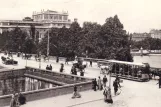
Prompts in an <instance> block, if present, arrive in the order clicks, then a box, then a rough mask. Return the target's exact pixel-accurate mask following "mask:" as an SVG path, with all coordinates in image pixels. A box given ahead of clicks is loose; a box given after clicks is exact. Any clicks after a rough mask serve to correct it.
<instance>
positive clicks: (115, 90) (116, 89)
mask: <svg viewBox="0 0 161 107" xmlns="http://www.w3.org/2000/svg"><path fill="white" fill-rule="evenodd" d="M113 87H114V93H115V95H116V93H117V91H118V82H117V80H115V81H114V82H113Z"/></svg>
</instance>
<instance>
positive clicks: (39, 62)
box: [39, 51, 41, 69]
mask: <svg viewBox="0 0 161 107" xmlns="http://www.w3.org/2000/svg"><path fill="white" fill-rule="evenodd" d="M39 69H41V51H40V52H39Z"/></svg>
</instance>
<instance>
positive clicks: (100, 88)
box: [97, 76, 102, 90]
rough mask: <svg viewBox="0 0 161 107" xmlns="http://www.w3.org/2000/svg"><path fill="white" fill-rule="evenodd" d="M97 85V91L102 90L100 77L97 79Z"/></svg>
mask: <svg viewBox="0 0 161 107" xmlns="http://www.w3.org/2000/svg"><path fill="white" fill-rule="evenodd" d="M97 82H98V83H97V84H98V89H99V90H102V82H101V78H100V76H99V77H98V81H97Z"/></svg>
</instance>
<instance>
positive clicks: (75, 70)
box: [74, 67, 77, 75]
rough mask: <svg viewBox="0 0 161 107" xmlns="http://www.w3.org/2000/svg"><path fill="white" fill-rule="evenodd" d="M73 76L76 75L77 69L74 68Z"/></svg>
mask: <svg viewBox="0 0 161 107" xmlns="http://www.w3.org/2000/svg"><path fill="white" fill-rule="evenodd" d="M74 75H77V68H76V67H74Z"/></svg>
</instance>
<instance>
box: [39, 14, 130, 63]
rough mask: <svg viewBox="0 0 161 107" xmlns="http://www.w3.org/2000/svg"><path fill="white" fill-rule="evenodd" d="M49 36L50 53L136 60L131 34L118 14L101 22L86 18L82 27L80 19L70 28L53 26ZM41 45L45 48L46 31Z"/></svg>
mask: <svg viewBox="0 0 161 107" xmlns="http://www.w3.org/2000/svg"><path fill="white" fill-rule="evenodd" d="M49 36H50V55H59V56H68V55H69V54H72V55H73V54H74V55H77V56H88V57H93V58H106V59H117V60H122V61H133V58H132V56H131V54H130V43H129V41H128V35H127V34H126V31H125V30H124V29H123V24H122V23H121V22H120V20H119V18H118V17H117V15H116V16H114V17H110V18H107V19H106V22H105V24H103V25H102V26H101V25H99V24H97V23H92V22H84V24H83V27H82V28H81V27H80V26H79V24H78V23H77V22H73V23H72V24H71V26H70V28H69V29H67V28H65V27H63V28H60V29H58V28H52V29H51V30H50V33H49ZM41 47H42V48H41V49H42V50H44V52H46V48H47V33H46V36H45V38H44V39H43V41H42V43H41Z"/></svg>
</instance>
